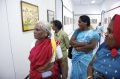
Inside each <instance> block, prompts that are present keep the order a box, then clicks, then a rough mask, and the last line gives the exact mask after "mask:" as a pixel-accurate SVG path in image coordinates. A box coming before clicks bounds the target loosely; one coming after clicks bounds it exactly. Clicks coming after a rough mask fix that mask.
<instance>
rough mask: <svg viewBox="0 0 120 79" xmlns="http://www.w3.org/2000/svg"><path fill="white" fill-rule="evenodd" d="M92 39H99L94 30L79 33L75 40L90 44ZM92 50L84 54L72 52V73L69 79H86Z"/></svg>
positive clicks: (82, 52)
mask: <svg viewBox="0 0 120 79" xmlns="http://www.w3.org/2000/svg"><path fill="white" fill-rule="evenodd" d="M93 38H97V39H99V35H98V33H97V32H96V31H94V30H86V31H83V32H79V33H78V35H77V38H76V41H77V42H86V43H90V41H91V40H92V39H93ZM92 52H93V50H91V51H90V52H89V53H87V54H86V52H84V51H77V50H75V49H74V48H73V50H72V72H71V76H70V79H86V77H87V67H88V64H89V63H90V61H91V60H92V58H93V53H92Z"/></svg>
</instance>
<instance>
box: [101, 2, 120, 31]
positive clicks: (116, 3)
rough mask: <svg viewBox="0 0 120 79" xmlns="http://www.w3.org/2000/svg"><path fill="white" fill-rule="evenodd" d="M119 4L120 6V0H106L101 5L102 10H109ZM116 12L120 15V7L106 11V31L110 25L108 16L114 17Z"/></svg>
mask: <svg viewBox="0 0 120 79" xmlns="http://www.w3.org/2000/svg"><path fill="white" fill-rule="evenodd" d="M108 3H109V4H108ZM118 6H120V0H105V2H104V3H103V4H102V5H101V10H104V11H108V10H111V9H114V8H115V7H118ZM114 14H119V15H120V7H119V8H116V9H114V10H111V11H109V12H106V13H105V14H104V18H107V24H105V23H103V25H104V32H106V31H107V27H108V24H109V23H108V17H111V19H112V17H113V16H114Z"/></svg>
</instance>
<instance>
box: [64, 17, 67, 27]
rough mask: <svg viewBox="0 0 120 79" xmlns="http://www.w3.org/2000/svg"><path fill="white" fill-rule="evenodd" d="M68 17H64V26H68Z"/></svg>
mask: <svg viewBox="0 0 120 79" xmlns="http://www.w3.org/2000/svg"><path fill="white" fill-rule="evenodd" d="M66 22H67V17H66V16H64V25H66V24H67V23H66Z"/></svg>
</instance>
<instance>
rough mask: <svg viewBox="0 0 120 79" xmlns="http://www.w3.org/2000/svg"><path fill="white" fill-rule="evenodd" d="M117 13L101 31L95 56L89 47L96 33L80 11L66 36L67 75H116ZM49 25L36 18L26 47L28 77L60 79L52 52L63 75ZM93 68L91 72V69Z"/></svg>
mask: <svg viewBox="0 0 120 79" xmlns="http://www.w3.org/2000/svg"><path fill="white" fill-rule="evenodd" d="M119 21H120V15H117V14H116V15H115V16H114V17H113V19H112V20H111V22H110V24H109V26H108V28H107V30H108V31H107V32H106V34H105V36H106V37H105V42H104V43H103V44H102V45H101V46H100V47H99V49H98V51H97V53H96V58H94V54H93V51H94V49H95V47H96V45H97V43H98V40H99V34H98V33H97V32H96V31H95V30H93V29H89V28H88V27H89V26H90V18H89V17H88V16H86V15H82V16H80V17H79V20H78V26H79V27H78V29H76V30H75V32H74V34H73V36H72V37H71V39H70V45H71V46H72V47H73V49H72V70H71V75H70V79H86V78H87V79H120V75H119V74H120V67H119V66H117V65H119V64H120V50H119V49H120V22H119ZM50 36H51V26H50V25H49V24H48V23H44V22H38V23H37V24H36V26H35V28H34V37H35V39H37V40H36V41H34V42H33V44H32V45H33V47H32V49H31V51H30V56H29V60H30V79H60V74H59V68H58V64H57V62H56V55H57V58H58V60H59V62H60V65H61V69H62V79H67V77H66V76H65V66H64V60H63V55H62V52H61V48H60V45H59V43H58V42H57V41H54V40H53V41H52V40H51V39H50ZM93 72H94V73H93Z"/></svg>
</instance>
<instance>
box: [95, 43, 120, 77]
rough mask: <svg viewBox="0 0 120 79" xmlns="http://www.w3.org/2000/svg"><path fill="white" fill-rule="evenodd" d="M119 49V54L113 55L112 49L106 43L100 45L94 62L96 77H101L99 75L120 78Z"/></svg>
mask: <svg viewBox="0 0 120 79" xmlns="http://www.w3.org/2000/svg"><path fill="white" fill-rule="evenodd" d="M117 51H118V55H117V56H115V57H112V56H111V55H110V54H111V50H108V49H107V47H106V45H105V43H103V44H102V45H101V46H100V48H99V49H98V52H97V53H96V55H97V58H96V60H95V61H94V63H93V68H94V70H95V75H94V77H95V79H99V78H98V76H99V75H102V76H103V77H105V78H106V79H120V48H119V49H118V50H117Z"/></svg>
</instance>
